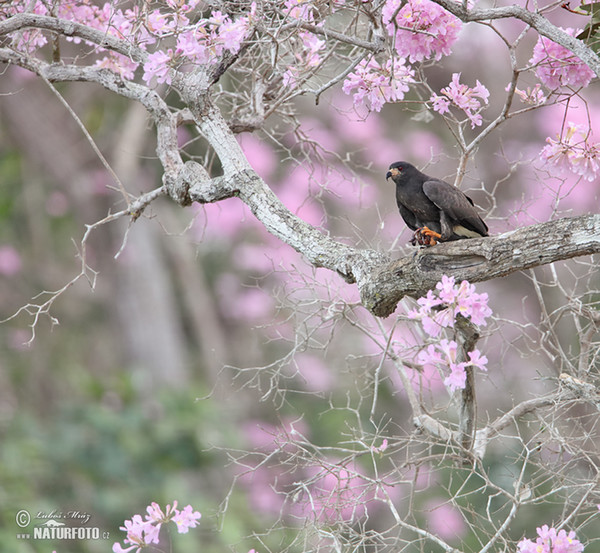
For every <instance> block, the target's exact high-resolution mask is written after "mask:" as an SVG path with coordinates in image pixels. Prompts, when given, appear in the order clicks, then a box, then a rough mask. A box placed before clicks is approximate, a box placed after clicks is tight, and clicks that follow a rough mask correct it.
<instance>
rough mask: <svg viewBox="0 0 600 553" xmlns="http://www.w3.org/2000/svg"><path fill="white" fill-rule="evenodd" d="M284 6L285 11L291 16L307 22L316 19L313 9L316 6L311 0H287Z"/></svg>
mask: <svg viewBox="0 0 600 553" xmlns="http://www.w3.org/2000/svg"><path fill="white" fill-rule="evenodd" d="M284 6H285V13H286V14H287V15H288V16H289V17H292V18H293V19H300V20H301V21H307V22H312V21H314V17H313V10H314V9H315V7H314V6H313V5H312V1H311V0H285V2H284Z"/></svg>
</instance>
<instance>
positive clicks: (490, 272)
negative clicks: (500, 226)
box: [360, 214, 600, 317]
mask: <svg viewBox="0 0 600 553" xmlns="http://www.w3.org/2000/svg"><path fill="white" fill-rule="evenodd" d="M598 252H600V215H599V214H593V215H582V216H580V217H568V218H564V219H558V220H556V221H549V222H547V223H540V224H537V225H531V226H529V227H524V228H520V229H517V230H514V231H511V232H506V233H504V234H501V235H499V236H490V237H487V238H473V239H470V240H459V241H456V242H446V243H443V244H438V245H436V246H433V247H431V248H423V249H420V250H417V251H416V252H415V253H413V254H411V255H407V256H404V257H402V258H401V259H399V260H397V261H394V262H392V263H390V264H388V265H385V266H382V267H379V268H374V270H373V274H372V275H371V278H370V279H369V280H368V282H367V283H366V285H364V286H362V287H361V290H360V292H361V298H362V302H363V305H364V306H365V307H366V308H367V309H368V310H369V311H371V312H372V313H373V314H375V315H378V316H381V317H387V316H388V315H390V314H391V313H393V312H394V310H395V309H396V304H397V303H398V302H399V301H400V300H401V299H402V298H403V297H404V296H407V295H408V296H415V297H418V296H421V295H423V294H425V293H426V292H427V290H430V289H432V288H433V287H434V286H435V285H436V283H437V282H439V281H440V280H441V278H442V276H443V275H452V276H454V277H455V278H456V279H457V280H468V281H469V282H481V281H485V280H491V279H493V278H498V277H502V276H506V275H509V274H510V273H514V272H516V271H522V270H524V269H530V268H531V267H537V266H540V265H547V264H549V263H554V262H556V261H561V260H563V259H570V258H572V257H578V256H582V255H589V254H593V253H598Z"/></svg>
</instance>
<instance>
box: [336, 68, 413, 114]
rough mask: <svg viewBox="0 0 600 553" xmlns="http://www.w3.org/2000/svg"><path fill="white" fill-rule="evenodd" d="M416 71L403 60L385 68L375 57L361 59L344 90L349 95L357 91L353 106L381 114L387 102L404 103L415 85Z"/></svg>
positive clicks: (347, 79) (345, 83) (345, 82)
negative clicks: (411, 86)
mask: <svg viewBox="0 0 600 553" xmlns="http://www.w3.org/2000/svg"><path fill="white" fill-rule="evenodd" d="M414 74H415V73H414V71H413V70H412V69H410V68H409V67H407V66H406V65H405V60H404V59H403V58H398V59H395V60H388V61H387V62H386V64H385V66H383V67H382V66H381V65H379V63H377V61H376V60H375V58H371V59H370V60H369V61H368V62H367V61H366V60H362V61H361V62H360V63H359V64H358V66H357V68H356V70H355V71H354V72H353V73H350V75H348V77H347V78H346V80H345V81H344V84H343V85H342V90H343V91H344V92H345V93H346V94H350V93H352V92H353V91H354V97H353V100H354V105H355V106H363V105H364V106H366V107H367V109H369V110H371V111H381V108H382V107H383V105H384V104H385V103H387V102H395V101H399V100H402V99H403V98H404V94H405V93H406V92H408V89H409V86H408V85H409V84H410V83H413V82H414Z"/></svg>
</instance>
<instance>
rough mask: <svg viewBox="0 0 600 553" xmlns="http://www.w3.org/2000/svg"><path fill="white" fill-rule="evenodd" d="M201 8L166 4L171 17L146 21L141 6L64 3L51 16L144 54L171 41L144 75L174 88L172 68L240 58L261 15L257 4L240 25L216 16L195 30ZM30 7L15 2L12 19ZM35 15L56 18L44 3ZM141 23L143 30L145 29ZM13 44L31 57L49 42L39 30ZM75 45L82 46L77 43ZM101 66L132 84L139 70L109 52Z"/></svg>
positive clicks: (192, 0) (175, 1)
mask: <svg viewBox="0 0 600 553" xmlns="http://www.w3.org/2000/svg"><path fill="white" fill-rule="evenodd" d="M198 3H199V0H166V8H167V10H168V11H161V10H159V9H155V10H153V11H151V12H149V13H148V14H143V15H142V13H141V11H140V8H139V7H138V6H132V8H131V9H126V10H121V9H120V8H117V7H116V6H115V5H113V4H114V3H113V2H107V3H105V4H104V5H103V6H102V7H98V6H96V5H94V4H92V3H91V1H90V0H74V1H67V2H60V3H59V5H58V7H57V10H58V11H57V12H56V13H55V14H52V15H56V16H58V17H59V18H62V19H67V20H69V21H76V22H78V23H82V24H84V25H87V26H89V27H92V28H94V29H98V30H101V31H103V32H105V33H107V34H108V35H111V36H114V37H116V38H126V39H127V40H128V41H131V42H132V43H134V44H136V46H138V47H139V48H141V49H143V50H147V47H148V46H149V45H153V44H157V43H158V41H159V40H162V39H168V38H171V39H172V40H173V42H175V49H171V48H169V49H167V50H166V51H165V50H161V49H158V48H157V49H156V50H155V51H154V52H152V53H150V54H149V55H148V59H147V61H146V62H145V63H144V75H143V79H144V81H145V82H146V83H147V84H149V83H150V82H151V81H152V80H153V79H156V81H157V82H159V83H170V75H169V66H170V65H173V66H175V65H181V64H186V63H193V64H207V63H216V62H217V61H218V60H219V58H220V56H221V55H222V54H223V53H224V52H226V51H228V52H231V53H234V54H235V53H236V52H238V51H239V49H240V47H241V45H242V43H243V41H244V40H245V39H246V38H247V36H248V34H249V33H250V27H251V20H252V18H253V17H254V15H255V11H256V5H255V4H254V3H253V4H252V5H251V9H250V12H249V13H248V15H245V16H243V17H239V18H237V19H235V20H232V19H231V18H230V17H229V16H228V15H224V14H222V13H221V12H219V11H215V12H212V14H211V15H210V17H208V18H205V19H200V20H196V21H194V22H193V24H192V20H191V19H190V14H191V12H192V11H193V10H194V8H196V6H197V5H198ZM29 4H30V2H27V1H25V0H19V1H18V2H14V3H13V5H12V6H10V8H9V10H8V12H7V15H8V16H10V15H14V14H16V13H19V12H22V11H24V10H25V9H29ZM33 12H34V13H36V14H39V15H51V13H50V12H49V8H48V7H47V6H46V3H45V2H42V0H37V2H36V4H35V6H34V9H33ZM142 20H143V22H144V24H143V25H141V24H140V22H141V21H142ZM14 40H15V43H16V44H15V45H16V47H17V48H18V49H19V50H22V51H23V50H24V51H27V52H29V53H33V52H35V51H36V50H37V49H39V48H41V47H42V46H44V45H45V44H46V42H47V39H46V37H45V36H44V34H43V33H42V32H41V31H39V30H31V31H25V32H20V33H17V34H16V35H15V36H14ZM72 40H73V41H74V42H79V41H80V39H78V38H74V39H72ZM94 48H95V51H96V52H104V51H105V50H104V49H103V48H102V47H100V46H97V45H94ZM97 65H98V66H100V67H104V68H108V69H112V70H113V71H116V72H118V73H120V74H121V75H123V76H124V77H125V78H128V79H132V78H133V75H134V72H135V70H136V69H137V67H138V65H139V64H138V63H137V62H136V61H134V60H132V59H131V58H130V57H128V56H124V55H122V54H119V53H116V52H113V51H109V52H108V53H107V55H106V56H105V57H104V58H103V59H101V60H98V61H97Z"/></svg>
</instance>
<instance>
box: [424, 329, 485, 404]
mask: <svg viewBox="0 0 600 553" xmlns="http://www.w3.org/2000/svg"><path fill="white" fill-rule="evenodd" d="M457 356H458V344H457V343H456V342H455V341H454V340H450V341H448V340H446V339H442V340H440V341H439V342H438V343H437V344H429V345H428V346H427V348H426V349H424V350H421V351H420V352H419V354H418V355H417V362H418V363H419V364H421V365H424V366H425V365H435V366H437V367H438V368H441V369H442V370H444V371H445V370H447V369H450V374H449V375H448V376H447V377H446V378H445V379H444V384H445V385H446V386H448V388H450V391H452V392H453V391H455V390H457V389H462V388H464V387H465V382H466V377H467V375H466V372H465V368H466V367H475V368H479V369H481V370H483V371H486V370H487V367H486V364H487V357H485V355H481V352H480V351H479V350H477V349H475V350H473V351H470V352H468V356H469V361H461V362H457V359H458V358H457Z"/></svg>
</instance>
